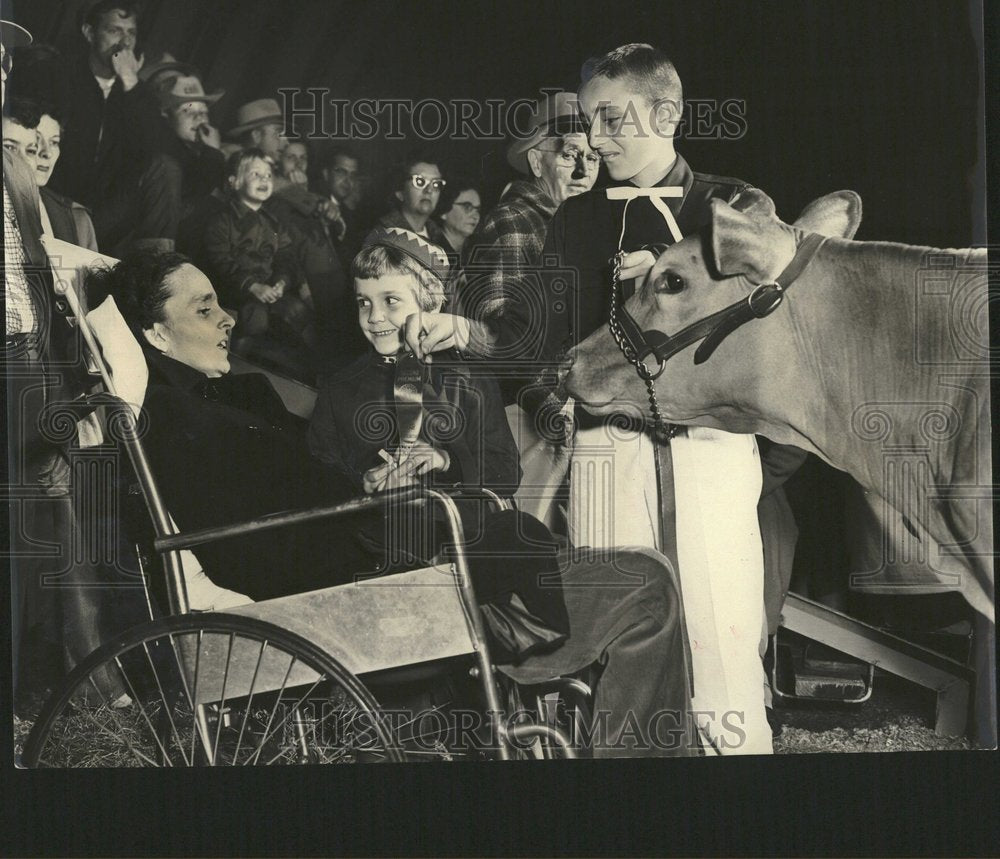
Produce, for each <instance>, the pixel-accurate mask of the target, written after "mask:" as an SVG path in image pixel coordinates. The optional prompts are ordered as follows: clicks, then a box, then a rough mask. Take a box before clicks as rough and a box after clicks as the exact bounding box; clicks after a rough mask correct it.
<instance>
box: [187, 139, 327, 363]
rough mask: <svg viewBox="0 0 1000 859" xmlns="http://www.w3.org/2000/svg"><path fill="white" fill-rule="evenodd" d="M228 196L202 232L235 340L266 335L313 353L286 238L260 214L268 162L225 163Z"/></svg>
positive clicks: (252, 157)
mask: <svg viewBox="0 0 1000 859" xmlns="http://www.w3.org/2000/svg"><path fill="white" fill-rule="evenodd" d="M227 181H228V183H229V188H230V191H231V196H230V198H229V200H228V201H227V205H226V206H225V207H224V208H223V209H221V210H220V211H218V212H216V213H214V214H213V215H212V216H211V217H210V218H209V220H208V222H207V225H206V230H205V262H206V266H207V268H208V269H209V273H210V276H211V278H212V282H213V283H214V284H215V285H216V286H217V287H218V289H219V293H220V298H221V300H222V303H223V304H224V305H225V306H226V307H229V308H232V309H234V310H236V311H237V312H238V316H239V320H238V326H237V335H239V334H243V335H257V334H264V333H268V334H269V335H270V336H272V337H274V338H275V339H279V340H283V341H286V342H288V343H289V345H293V346H295V345H298V344H299V343H303V344H305V345H306V346H307V347H309V348H310V349H312V348H314V347H315V340H316V335H315V331H314V326H313V312H312V298H311V296H310V294H309V289H308V287H307V286H306V282H305V278H304V277H303V275H302V271H301V268H300V266H299V263H298V260H297V257H296V250H295V245H294V242H293V240H292V237H291V235H290V234H289V233H288V231H287V230H286V229H285V228H284V227H283V226H282V225H281V223H280V222H279V221H278V219H277V218H275V217H274V216H273V215H272V214H271V213H270V212H268V211H267V210H266V209H264V208H263V206H264V203H266V202H267V200H268V199H269V198H270V197H271V194H272V192H273V191H274V169H273V165H272V162H271V160H270V159H269V158H268V157H267V156H266V155H265V154H264V152H263V151H262V150H260V149H245V150H243V151H242V152H237V153H234V154H233V155H232V156H230V158H229V161H228V162H227Z"/></svg>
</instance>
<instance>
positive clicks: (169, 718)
mask: <svg viewBox="0 0 1000 859" xmlns="http://www.w3.org/2000/svg"><path fill="white" fill-rule="evenodd" d="M142 649H143V651H144V652H145V654H146V661H147V662H148V663H149V670H150V671H152V672H153V678H154V679H155V680H156V688H157V690H158V691H159V693H160V700H161V701H162V702H163V713H164V715H165V716H166V717H167V721H169V722H170V730H171V731H172V732H173V735H174V740H176V742H177V750H178V751H179V752H180V753H181V757H182V758H183V759H184V763H185V764H186V765H187V766H192V761H191V759H189V758H188V757H187V756H186V755H185V754H184V743H183V742H182V741H181V736H180V733H179V732H178V731H177V725H176V723H175V722H174V717H173V714H172V713H171V712H170V709H171V708H170V699H169V698H168V697H167V694H166V692H164V691H163V684H162V683H160V672H159V671H157V670H156V666H155V665H154V664H153V657H152V654H151V653H150V652H149V646H148V644H147V643H146V642H145V641H144V642H143V643H142Z"/></svg>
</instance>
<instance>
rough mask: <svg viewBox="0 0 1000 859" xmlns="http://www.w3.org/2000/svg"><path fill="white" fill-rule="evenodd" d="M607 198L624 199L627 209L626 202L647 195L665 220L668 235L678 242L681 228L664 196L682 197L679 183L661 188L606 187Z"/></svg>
mask: <svg viewBox="0 0 1000 859" xmlns="http://www.w3.org/2000/svg"><path fill="white" fill-rule="evenodd" d="M606 193H607V195H608V199H609V200H624V201H625V208H626V209H628V204H629V203H631V202H632V201H633V200H634V199H636V198H637V197H648V198H649V202H651V203H652V204H653V205H654V206H655V207H656V208H657V210H658V211H659V213H660V214H661V215H663V220H664V221H666V222H667V229H669V230H670V235H671V236H673V239H674V241H675V242H679V241H680V240H681V239H682V238H684V236H683V235H681V228H680V227H679V226H678V225H677V219H676V218H675V217H674V213H673V212H671V211H670V207H669V206H668V205H667V204H666V201H665V200H664V197H683V196H684V188H683V187H682V186H680V185H667V186H665V187H662V188H659V187H657V188H635V187H633V186H631V185H622V186H619V187H615V188H608V189H607V191H606ZM624 220H625V212H624V211H622V221H623V229H624Z"/></svg>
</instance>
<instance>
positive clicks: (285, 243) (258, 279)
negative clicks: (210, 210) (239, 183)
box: [204, 195, 303, 307]
mask: <svg viewBox="0 0 1000 859" xmlns="http://www.w3.org/2000/svg"><path fill="white" fill-rule="evenodd" d="M204 241H205V244H204V248H205V262H206V263H207V269H206V272H205V273H206V274H207V275H208V276H209V277H210V278H211V280H212V283H213V284H214V285H215V288H216V290H217V291H218V293H219V298H220V300H221V301H222V303H223V304H225V305H226V306H227V307H240V306H241V305H243V304H244V303H245V302H246V301H248V300H250V299H251V298H252V296H251V295H250V293H249V288H250V284H251V283H267V284H272V285H273V284H275V283H277V281H278V280H281V279H284V280H285V285H286V289H287V291H289V292H291V291H294V290H297V289H298V287H299V286H300V285H301V283H302V281H303V276H302V270H301V267H300V266H299V262H298V260H297V259H296V253H295V244H294V242H293V240H292V236H291V234H290V233H289V232H288V230H287V229H285V227H284V226H283V225H282V224H281V222H280V221H279V220H278V219H277V218H276V217H275V216H274V215H273V214H271V212H269V211H268V210H267V209H265V208H263V207H262V208H260V209H258V210H257V211H253V210H252V209H249V208H247V207H246V206H245V205H244V204H243V203H241V202H240V201H239V200H238V199H237V198H236V197H235V196H233V195H229V199H228V201H227V203H226V205H225V207H223V208H222V209H220V210H219V211H217V212H215V213H214V214H213V215H211V216H210V217H209V218H208V221H207V223H206V228H205V240H204Z"/></svg>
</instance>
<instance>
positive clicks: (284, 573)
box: [143, 350, 375, 600]
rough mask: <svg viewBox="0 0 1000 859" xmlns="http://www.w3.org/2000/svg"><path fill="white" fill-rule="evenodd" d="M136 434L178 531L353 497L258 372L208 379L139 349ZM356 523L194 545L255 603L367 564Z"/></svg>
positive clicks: (212, 568) (330, 581)
mask: <svg viewBox="0 0 1000 859" xmlns="http://www.w3.org/2000/svg"><path fill="white" fill-rule="evenodd" d="M147 362H148V364H149V369H150V376H149V385H148V388H147V392H146V399H145V401H144V403H143V410H144V412H145V414H146V417H147V418H148V426H149V431H148V434H147V435H146V436H145V438H144V443H145V446H146V450H147V453H148V454H149V458H150V462H151V465H152V469H153V473H154V474H155V475H156V478H157V481H158V484H159V487H160V491H161V492H162V493H163V496H164V499H165V501H166V504H167V507H168V509H169V510H170V512H171V514H172V515H173V517H174V519H175V521H176V522H177V524H178V526H179V527H180V528H181V529H182V530H188V529H194V528H204V527H209V526H212V525H223V524H227V523H233V522H239V521H244V520H247V519H252V518H255V517H257V516H261V515H263V514H265V513H274V512H277V511H280V510H292V509H298V508H302V507H310V506H316V505H320V504H333V503H337V502H338V501H343V500H346V499H347V498H349V497H351V496H352V495H354V494H355V493H354V490H353V487H352V486H351V485H350V484H349V483H348V482H347V481H345V480H344V479H343V478H342V476H341V475H340V474H338V473H336V472H334V471H332V470H330V469H326V468H323V466H322V465H321V464H320V463H318V462H317V461H316V460H314V459H313V458H312V457H310V456H309V453H308V450H307V449H306V446H305V442H304V438H303V428H302V427H301V426H297V425H296V424H295V423H294V420H293V419H292V418H291V417H290V415H289V414H288V413H287V412H286V411H285V409H284V406H283V405H282V403H281V399H280V398H279V397H278V395H277V393H275V391H274V388H272V387H271V384H270V382H269V381H268V380H267V378H266V377H265V376H263V375H259V374H246V375H233V374H229V375H227V376H223V377H222V378H220V379H214V380H212V379H206V377H205V376H204V375H202V374H201V373H199V372H198V371H196V370H193V369H192V368H190V367H188V366H186V365H184V364H181V363H179V362H177V361H174V360H173V359H171V358H167V357H165V356H163V355H160V354H159V353H156V352H153V351H152V350H147ZM357 527H358V526H357V521H353V522H352V521H350V520H345V519H340V520H330V521H326V522H319V523H313V524H308V525H298V526H295V527H292V528H282V529H278V530H275V531H267V532H263V533H258V534H252V535H247V536H243V537H238V538H231V539H228V540H223V541H221V542H218V543H211V544H207V545H205V546H201V547H199V548H198V549H197V550H196V554H197V556H198V559H199V560H200V561H201V563H202V565H203V566H204V568H205V572H206V573H208V576H209V578H211V579H212V581H214V582H215V583H216V584H218V585H221V586H222V587H225V588H229V589H230V590H234V591H237V592H239V593H243V594H246V595H247V596H249V597H251V598H252V599H255V600H261V599H269V598H271V597H275V596H280V595H283V594H289V593H296V592H299V591H306V590H312V589H315V588H318V587H324V586H330V585H335V584H341V583H343V582H347V581H350V580H351V578H352V577H353V576H354V575H356V574H357V573H359V572H366V571H371V570H373V569H374V567H375V562H374V561H373V560H372V559H371V557H370V556H369V555H368V554H367V553H366V552H365V551H364V550H363V549H361V547H360V546H359V545H358V544H357V542H356V540H355V539H354V536H353V532H354V531H355V530H356V529H357Z"/></svg>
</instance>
